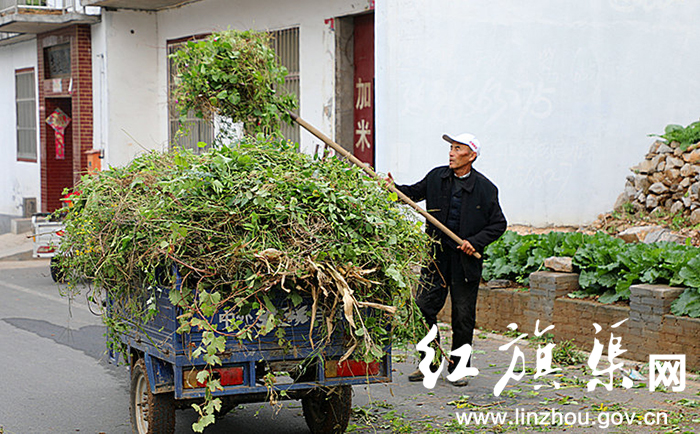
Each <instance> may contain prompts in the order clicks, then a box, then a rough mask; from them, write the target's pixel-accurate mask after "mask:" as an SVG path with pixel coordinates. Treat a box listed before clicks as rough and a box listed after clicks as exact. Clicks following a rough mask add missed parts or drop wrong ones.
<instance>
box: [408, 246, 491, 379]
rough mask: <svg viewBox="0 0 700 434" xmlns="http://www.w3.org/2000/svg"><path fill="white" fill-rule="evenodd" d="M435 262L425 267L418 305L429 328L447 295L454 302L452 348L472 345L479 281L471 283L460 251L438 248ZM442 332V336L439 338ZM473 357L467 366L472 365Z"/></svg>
mask: <svg viewBox="0 0 700 434" xmlns="http://www.w3.org/2000/svg"><path fill="white" fill-rule="evenodd" d="M438 250H439V251H438V252H437V253H436V258H435V262H433V263H431V264H430V266H428V267H426V268H424V269H423V271H422V273H421V286H420V288H419V291H418V294H417V297H416V304H417V305H418V307H419V308H420V310H421V313H422V314H423V317H424V318H425V320H426V322H427V323H428V327H432V326H433V325H435V324H437V315H438V313H439V312H440V310H441V309H442V308H443V306H444V305H445V300H447V294H448V293H449V294H450V300H451V302H452V350H456V349H458V348H460V347H462V346H463V345H464V344H470V345H471V344H472V341H473V338H474V324H475V322H476V300H477V295H478V291H479V281H477V280H475V281H473V282H471V281H469V282H467V281H466V280H465V277H464V269H463V268H462V263H461V260H460V256H459V255H464V253H462V252H461V251H459V250H456V249H452V248H450V247H446V248H445V249H444V251H443V250H442V249H441V248H440V247H438ZM439 336H440V335H439V333H438V339H439ZM459 359H460V358H459V357H451V362H452V363H450V367H449V369H450V371H451V370H452V369H453V368H454V367H455V366H457V365H456V364H457V363H458V362H459ZM471 359H472V358H471V357H470V359H469V361H468V363H467V366H471Z"/></svg>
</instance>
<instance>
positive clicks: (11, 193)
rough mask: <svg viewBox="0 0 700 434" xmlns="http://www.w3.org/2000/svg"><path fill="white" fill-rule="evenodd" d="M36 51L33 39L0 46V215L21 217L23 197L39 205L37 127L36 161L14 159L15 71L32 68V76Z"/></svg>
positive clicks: (39, 122) (15, 128)
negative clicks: (32, 199) (0, 114)
mask: <svg viewBox="0 0 700 434" xmlns="http://www.w3.org/2000/svg"><path fill="white" fill-rule="evenodd" d="M36 50H37V48H36V39H32V40H28V41H24V42H20V43H16V44H11V45H6V46H1V47H0V113H2V114H3V116H0V192H1V193H2V194H0V214H5V215H11V216H21V215H22V213H23V210H22V199H23V198H25V197H34V198H36V199H37V208H40V205H39V203H38V202H39V201H40V200H41V194H40V188H39V182H40V181H39V155H38V154H39V137H38V128H37V162H36V163H30V162H21V161H17V107H16V105H15V70H17V69H22V68H34V71H35V76H36V68H37V63H36ZM37 95H38V90H37ZM38 115H39V113H38V110H37V118H38ZM37 122H38V124H39V125H40V124H41V120H39V119H37Z"/></svg>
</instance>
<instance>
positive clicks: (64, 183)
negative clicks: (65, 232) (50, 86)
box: [42, 98, 73, 212]
mask: <svg viewBox="0 0 700 434" xmlns="http://www.w3.org/2000/svg"><path fill="white" fill-rule="evenodd" d="M57 108H60V109H61V110H63V112H64V113H65V114H66V115H68V117H72V104H71V98H46V113H48V114H51V113H53V111H54V110H55V109H57ZM42 124H43V128H45V131H46V135H45V137H46V162H45V167H46V175H47V180H46V193H45V194H46V196H45V198H44V200H45V204H44V206H43V208H44V210H45V211H49V212H50V211H54V210H56V209H58V208H61V207H62V206H63V202H61V197H63V189H64V188H72V187H73V122H72V121H71V122H70V123H69V124H68V126H67V127H66V128H65V131H64V149H63V154H61V153H59V152H58V151H57V150H56V145H55V143H56V131H55V130H54V129H53V128H52V127H51V126H49V125H48V124H47V123H46V122H45V121H42Z"/></svg>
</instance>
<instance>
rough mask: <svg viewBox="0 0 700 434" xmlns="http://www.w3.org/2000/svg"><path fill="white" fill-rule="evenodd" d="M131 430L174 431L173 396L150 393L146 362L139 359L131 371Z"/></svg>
mask: <svg viewBox="0 0 700 434" xmlns="http://www.w3.org/2000/svg"><path fill="white" fill-rule="evenodd" d="M129 410H130V411H129V412H130V414H131V430H132V431H133V432H134V434H172V433H174V432H175V398H174V396H173V394H172V393H159V394H156V395H154V394H153V393H151V385H150V384H149V382H148V374H147V373H146V363H145V362H144V361H143V359H139V360H138V361H137V362H136V363H135V364H134V368H133V370H132V372H131V397H130V403H129Z"/></svg>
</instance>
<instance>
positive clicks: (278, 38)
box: [270, 27, 299, 143]
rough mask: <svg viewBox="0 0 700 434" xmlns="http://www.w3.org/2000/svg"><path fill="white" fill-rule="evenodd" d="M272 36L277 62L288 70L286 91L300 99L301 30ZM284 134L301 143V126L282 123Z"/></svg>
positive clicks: (275, 32)
mask: <svg viewBox="0 0 700 434" xmlns="http://www.w3.org/2000/svg"><path fill="white" fill-rule="evenodd" d="M270 35H272V48H274V50H275V53H276V54H277V61H278V62H279V63H280V64H281V65H282V66H284V67H285V68H287V77H285V79H284V91H285V92H289V93H293V94H294V95H296V96H297V99H298V98H299V28H298V27H294V28H291V29H285V30H277V31H274V32H270ZM282 134H283V135H284V137H286V138H287V139H289V140H291V141H293V142H296V143H299V125H298V124H297V123H293V124H292V125H288V124H287V123H282Z"/></svg>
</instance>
